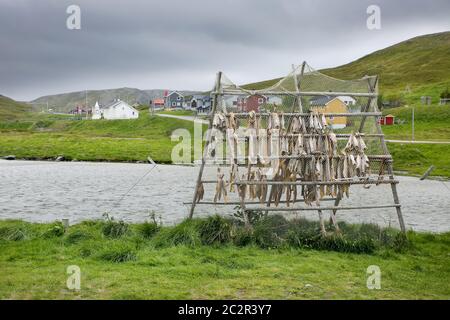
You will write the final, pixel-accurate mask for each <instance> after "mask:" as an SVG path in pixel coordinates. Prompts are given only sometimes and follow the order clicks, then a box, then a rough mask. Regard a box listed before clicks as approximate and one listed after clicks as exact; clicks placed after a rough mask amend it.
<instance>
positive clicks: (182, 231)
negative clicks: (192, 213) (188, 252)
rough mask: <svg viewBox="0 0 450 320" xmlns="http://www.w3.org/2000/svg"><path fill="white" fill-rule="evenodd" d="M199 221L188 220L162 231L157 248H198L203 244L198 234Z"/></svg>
mask: <svg viewBox="0 0 450 320" xmlns="http://www.w3.org/2000/svg"><path fill="white" fill-rule="evenodd" d="M198 224H199V220H197V219H188V220H184V221H183V222H181V223H180V224H178V225H176V226H174V227H170V228H167V229H163V230H161V232H159V233H158V234H157V236H156V237H155V238H154V239H155V242H154V243H155V245H156V246H176V245H186V246H191V247H194V246H197V245H200V244H201V239H200V235H199V232H198Z"/></svg>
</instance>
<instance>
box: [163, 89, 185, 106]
mask: <svg viewBox="0 0 450 320" xmlns="http://www.w3.org/2000/svg"><path fill="white" fill-rule="evenodd" d="M164 105H165V107H166V108H167V109H170V108H174V109H181V108H183V106H184V96H183V95H182V94H181V93H180V92H177V91H172V92H170V93H168V94H166V95H165V96H164Z"/></svg>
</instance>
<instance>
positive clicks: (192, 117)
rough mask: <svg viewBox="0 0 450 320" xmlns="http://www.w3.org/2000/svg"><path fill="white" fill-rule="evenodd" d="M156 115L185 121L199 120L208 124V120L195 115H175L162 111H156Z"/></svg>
mask: <svg viewBox="0 0 450 320" xmlns="http://www.w3.org/2000/svg"><path fill="white" fill-rule="evenodd" d="M156 115H157V116H158V117H165V118H175V119H180V120H186V121H199V122H201V123H203V124H209V121H208V120H205V119H201V118H199V117H195V116H177V115H173V114H163V113H156Z"/></svg>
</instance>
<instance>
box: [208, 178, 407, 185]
mask: <svg viewBox="0 0 450 320" xmlns="http://www.w3.org/2000/svg"><path fill="white" fill-rule="evenodd" d="M202 182H203V183H205V184H210V183H217V181H216V180H203V181H202ZM227 182H229V181H227ZM234 183H235V184H238V185H239V184H245V185H260V184H269V185H302V186H315V185H318V186H322V185H325V186H326V185H346V184H349V185H353V184H397V183H399V181H398V180H395V179H388V180H377V179H370V180H345V181H342V180H339V181H273V180H267V181H256V180H240V181H239V182H234Z"/></svg>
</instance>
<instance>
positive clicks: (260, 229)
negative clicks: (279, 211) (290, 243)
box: [253, 215, 288, 248]
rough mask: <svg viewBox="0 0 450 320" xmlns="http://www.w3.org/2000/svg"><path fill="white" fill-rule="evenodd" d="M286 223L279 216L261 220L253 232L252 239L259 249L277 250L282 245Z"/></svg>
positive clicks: (286, 227) (286, 228) (286, 229)
mask: <svg viewBox="0 0 450 320" xmlns="http://www.w3.org/2000/svg"><path fill="white" fill-rule="evenodd" d="M287 231H288V223H287V221H286V219H285V218H284V217H283V216H281V215H271V216H267V217H263V218H261V219H260V220H259V221H258V222H257V223H256V225H255V227H254V230H253V239H254V241H255V243H256V244H257V245H258V246H260V247H261V248H277V247H280V246H281V244H282V243H283V239H284V237H285V235H286V233H287Z"/></svg>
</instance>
